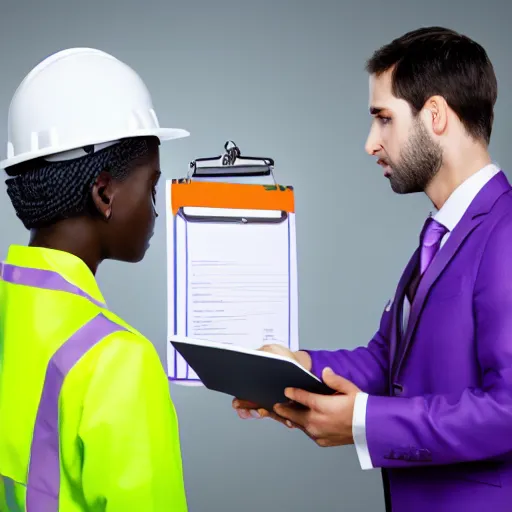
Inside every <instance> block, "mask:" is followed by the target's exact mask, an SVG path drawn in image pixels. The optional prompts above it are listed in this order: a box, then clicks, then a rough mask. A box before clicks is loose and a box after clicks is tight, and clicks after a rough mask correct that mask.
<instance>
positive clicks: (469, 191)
mask: <svg viewBox="0 0 512 512" xmlns="http://www.w3.org/2000/svg"><path fill="white" fill-rule="evenodd" d="M499 172H500V169H499V167H497V166H496V165H495V164H489V165H486V166H485V167H483V168H482V169H480V170H479V171H478V172H476V173H475V174H473V175H472V176H470V177H469V178H468V179H467V180H465V181H463V182H462V183H461V184H460V185H459V186H458V187H457V188H456V189H455V190H454V191H453V192H452V194H451V195H450V197H449V198H448V199H447V201H446V202H445V203H444V205H443V206H442V208H441V209H440V210H438V211H437V212H436V213H435V215H434V219H435V220H436V221H437V222H439V223H440V224H443V226H446V227H447V228H448V230H449V231H453V230H454V229H455V226H457V224H458V223H459V221H460V219H461V218H462V216H463V215H464V213H465V212H466V210H467V209H468V207H469V205H470V204H471V202H472V201H473V199H474V198H475V197H476V196H477V195H478V193H479V192H480V190H481V189H482V188H483V187H484V186H485V185H486V184H487V182H488V181H489V180H490V179H492V178H493V177H494V176H495V175H496V174H498V173H499Z"/></svg>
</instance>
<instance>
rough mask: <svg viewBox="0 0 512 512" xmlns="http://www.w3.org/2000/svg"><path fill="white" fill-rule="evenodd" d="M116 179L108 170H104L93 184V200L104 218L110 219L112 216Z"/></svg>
mask: <svg viewBox="0 0 512 512" xmlns="http://www.w3.org/2000/svg"><path fill="white" fill-rule="evenodd" d="M114 192H115V191H114V180H113V179H112V176H111V175H110V174H109V173H108V172H102V173H100V175H99V176H98V177H97V178H96V181H95V182H94V185H93V186H92V190H91V196H92V202H93V204H94V206H95V207H96V209H97V210H98V212H99V214H100V215H101V217H102V218H104V219H106V220H108V219H110V217H111V216H112V203H113V200H114Z"/></svg>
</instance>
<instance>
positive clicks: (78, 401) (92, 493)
mask: <svg viewBox="0 0 512 512" xmlns="http://www.w3.org/2000/svg"><path fill="white" fill-rule="evenodd" d="M0 276H1V279H0V511H1V512H4V511H6V512H18V511H19V512H25V511H27V512H85V511H87V512H100V511H107V512H132V511H133V512H167V511H169V512H186V511H187V502H186V495H185V487H184V483H183V472H182V461H181V448H180V440H179V431H178V421H177V417H176V412H175V409H174V405H173V403H172V400H171V397H170V393H169V384H168V380H167V376H166V374H165V371H164V369H163V367H162V364H161V362H160V359H159V357H158V354H157V352H156V350H155V349H154V347H153V345H152V344H151V343H150V342H149V341H148V340H147V339H146V338H144V337H143V336H142V335H141V334H140V333H138V332H137V331H135V330H134V329H133V328H132V327H130V326H129V325H127V324H126V323H125V322H123V321H122V320H121V319H120V318H119V317H117V316H116V315H115V314H113V313H112V312H111V311H109V310H108V309H107V306H106V304H105V301H104V299H103V296H102V294H101V292H100V290H99V288H98V285H97V283H96V280H95V278H94V275H93V274H92V273H91V272H90V270H89V269H88V267H87V266H86V265H85V264H84V262H83V261H82V260H80V259H79V258H77V257H75V256H73V255H71V254H69V253H65V252H61V251H56V250H52V249H43V248H33V247H22V246H11V247H10V249H9V252H8V256H7V259H6V260H5V261H4V262H3V263H2V264H1V265H0ZM127 292H128V291H127Z"/></svg>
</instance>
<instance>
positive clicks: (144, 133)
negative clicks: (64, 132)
mask: <svg viewBox="0 0 512 512" xmlns="http://www.w3.org/2000/svg"><path fill="white" fill-rule="evenodd" d="M189 135H190V132H188V131H187V130H184V129H183V128H151V129H147V130H134V131H133V132H132V133H130V134H126V133H124V134H123V135H122V136H120V137H115V136H113V137H112V140H117V139H126V138H131V137H151V136H153V137H157V138H158V139H159V140H160V141H161V142H164V141H168V140H175V139H182V138H185V137H188V136H189ZM102 142H108V141H105V140H94V139H93V138H91V140H90V141H87V143H86V144H83V145H82V146H87V145H93V144H100V143H102ZM72 149H77V148H76V146H73V147H67V146H59V147H55V146H52V147H48V148H42V149H38V150H37V151H28V152H25V153H21V154H19V155H16V156H14V157H12V158H6V159H4V160H2V161H0V169H6V168H7V167H11V166H13V165H17V164H21V163H23V162H28V161H29V160H36V159H38V158H41V157H45V156H49V155H52V154H55V153H61V152H64V151H69V150H72Z"/></svg>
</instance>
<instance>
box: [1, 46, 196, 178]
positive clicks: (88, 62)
mask: <svg viewBox="0 0 512 512" xmlns="http://www.w3.org/2000/svg"><path fill="white" fill-rule="evenodd" d="M150 135H153V136H156V137H158V138H159V139H160V140H161V141H164V140H171V139H178V138H182V137H187V136H188V135H190V134H189V132H188V131H186V130H183V129H181V128H160V125H159V122H158V118H157V116H156V113H155V111H154V109H153V104H152V100H151V96H150V94H149V91H148V89H147V88H146V86H145V84H144V82H143V81H142V80H141V78H140V77H139V76H138V75H137V73H135V71H134V70H133V69H131V68H130V67H129V66H127V65H126V64H124V63H123V62H121V61H119V60H118V59H116V58H115V57H113V56H112V55H109V54H108V53H105V52H102V51H100V50H95V49H91V48H71V49H68V50H63V51H61V52H58V53H55V54H53V55H51V56H50V57H48V58H46V59H45V60H43V61H42V62H41V63H40V64H38V65H37V66H36V67H35V68H34V69H33V70H32V71H30V73H29V74H28V75H27V76H26V77H25V79H24V80H23V81H22V82H21V84H20V86H19V87H18V89H17V90H16V92H15V94H14V96H13V98H12V101H11V105H10V107H9V120H8V142H7V158H6V159H5V160H3V161H1V162H0V168H1V169H5V168H6V167H9V166H11V165H15V164H19V163H21V162H25V161H27V160H32V159H35V158H40V157H47V159H48V160H63V159H68V158H76V157H77V156H80V155H85V154H86V153H85V152H84V150H83V149H82V148H84V147H87V146H94V148H95V150H96V149H100V148H102V147H106V146H108V145H110V144H113V143H115V142H116V141H118V140H120V139H123V138H127V137H140V136H150ZM96 145H97V146H96Z"/></svg>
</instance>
